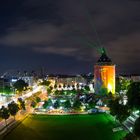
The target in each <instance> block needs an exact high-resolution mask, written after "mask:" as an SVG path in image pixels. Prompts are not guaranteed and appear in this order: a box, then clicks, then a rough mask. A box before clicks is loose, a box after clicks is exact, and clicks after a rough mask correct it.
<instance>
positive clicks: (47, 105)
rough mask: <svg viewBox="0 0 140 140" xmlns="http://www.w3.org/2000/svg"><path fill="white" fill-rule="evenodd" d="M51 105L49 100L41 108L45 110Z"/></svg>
mask: <svg viewBox="0 0 140 140" xmlns="http://www.w3.org/2000/svg"><path fill="white" fill-rule="evenodd" d="M52 105H53V103H52V100H51V99H50V98H49V99H48V100H47V101H45V102H44V104H43V108H47V107H49V106H52Z"/></svg>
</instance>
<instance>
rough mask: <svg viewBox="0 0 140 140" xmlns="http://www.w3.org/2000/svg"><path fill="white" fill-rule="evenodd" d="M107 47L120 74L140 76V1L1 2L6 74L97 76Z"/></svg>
mask: <svg viewBox="0 0 140 140" xmlns="http://www.w3.org/2000/svg"><path fill="white" fill-rule="evenodd" d="M92 46H93V47H92ZM95 46H96V47H95ZM101 46H103V47H105V48H106V50H107V54H108V56H109V57H110V58H111V59H112V61H113V62H114V63H115V64H116V70H117V73H118V74H119V73H123V74H140V0H3V1H2V0H1V1H0V73H3V72H5V71H10V70H29V71H31V70H37V69H40V68H44V69H45V70H46V71H47V73H60V74H79V73H89V72H93V66H94V64H95V63H96V61H97V60H98V58H99V56H100V54H99V52H98V49H97V47H98V48H99V47H101Z"/></svg>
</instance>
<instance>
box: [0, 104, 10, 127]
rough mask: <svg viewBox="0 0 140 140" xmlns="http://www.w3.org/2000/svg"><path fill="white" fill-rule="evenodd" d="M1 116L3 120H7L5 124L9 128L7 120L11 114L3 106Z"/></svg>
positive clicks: (0, 110)
mask: <svg viewBox="0 0 140 140" xmlns="http://www.w3.org/2000/svg"><path fill="white" fill-rule="evenodd" d="M0 116H1V118H2V119H5V124H6V126H7V119H8V118H9V117H10V113H9V110H8V109H7V108H6V107H4V106H2V107H1V109H0Z"/></svg>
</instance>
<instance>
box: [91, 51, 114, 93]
mask: <svg viewBox="0 0 140 140" xmlns="http://www.w3.org/2000/svg"><path fill="white" fill-rule="evenodd" d="M94 89H95V93H96V94H107V93H109V92H111V93H112V94H115V65H114V64H113V63H112V61H111V59H110V58H109V57H108V56H107V55H106V52H105V50H104V49H102V54H101V57H100V58H99V60H98V61H97V63H96V64H95V66H94Z"/></svg>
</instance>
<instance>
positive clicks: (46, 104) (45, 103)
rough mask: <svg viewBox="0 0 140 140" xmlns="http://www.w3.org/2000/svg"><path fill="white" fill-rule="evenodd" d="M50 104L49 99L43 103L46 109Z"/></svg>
mask: <svg viewBox="0 0 140 140" xmlns="http://www.w3.org/2000/svg"><path fill="white" fill-rule="evenodd" d="M48 106H49V103H48V101H45V102H44V104H43V108H45V109H46V108H47V107H48Z"/></svg>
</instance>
